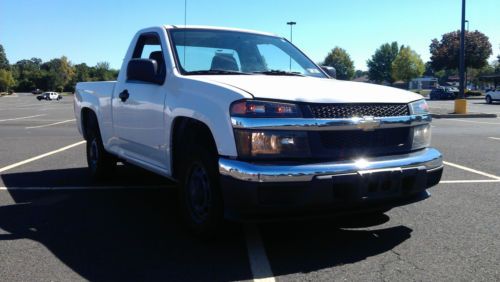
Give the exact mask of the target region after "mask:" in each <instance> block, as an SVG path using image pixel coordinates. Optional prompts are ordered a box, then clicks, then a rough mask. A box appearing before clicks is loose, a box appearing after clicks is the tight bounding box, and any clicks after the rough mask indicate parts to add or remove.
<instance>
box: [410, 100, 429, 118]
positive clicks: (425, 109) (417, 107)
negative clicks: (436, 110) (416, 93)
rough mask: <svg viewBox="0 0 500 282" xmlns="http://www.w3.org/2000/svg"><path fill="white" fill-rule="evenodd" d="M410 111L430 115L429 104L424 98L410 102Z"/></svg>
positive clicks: (414, 113) (413, 113) (415, 113)
mask: <svg viewBox="0 0 500 282" xmlns="http://www.w3.org/2000/svg"><path fill="white" fill-rule="evenodd" d="M410 112H411V114H412V115H428V114H429V105H427V102H425V100H424V99H422V100H418V101H415V102H412V103H410Z"/></svg>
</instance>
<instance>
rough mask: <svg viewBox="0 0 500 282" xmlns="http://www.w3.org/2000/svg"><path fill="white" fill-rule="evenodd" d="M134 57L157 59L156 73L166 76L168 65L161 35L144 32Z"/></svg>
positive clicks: (159, 75)
mask: <svg viewBox="0 0 500 282" xmlns="http://www.w3.org/2000/svg"><path fill="white" fill-rule="evenodd" d="M132 59H149V60H154V61H156V64H157V66H158V69H157V73H156V75H157V76H158V77H162V78H165V74H166V66H165V59H164V57H163V50H162V48H161V41H160V36H159V35H158V34H157V33H145V34H142V35H141V36H140V37H139V39H138V40H137V44H136V45H135V49H134V53H133V54H132Z"/></svg>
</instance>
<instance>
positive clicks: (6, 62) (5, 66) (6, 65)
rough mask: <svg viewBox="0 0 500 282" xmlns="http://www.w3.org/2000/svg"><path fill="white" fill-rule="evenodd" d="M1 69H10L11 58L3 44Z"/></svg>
mask: <svg viewBox="0 0 500 282" xmlns="http://www.w3.org/2000/svg"><path fill="white" fill-rule="evenodd" d="M0 69H3V70H10V65H9V60H7V55H6V54H5V50H4V49H3V46H2V44H0Z"/></svg>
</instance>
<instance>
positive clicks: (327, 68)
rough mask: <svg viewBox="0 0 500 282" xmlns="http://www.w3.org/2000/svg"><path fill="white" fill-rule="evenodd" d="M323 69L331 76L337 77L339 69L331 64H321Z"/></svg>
mask: <svg viewBox="0 0 500 282" xmlns="http://www.w3.org/2000/svg"><path fill="white" fill-rule="evenodd" d="M321 69H322V70H323V71H324V72H326V74H328V75H329V76H330V78H337V70H336V69H335V68H334V67H330V66H321Z"/></svg>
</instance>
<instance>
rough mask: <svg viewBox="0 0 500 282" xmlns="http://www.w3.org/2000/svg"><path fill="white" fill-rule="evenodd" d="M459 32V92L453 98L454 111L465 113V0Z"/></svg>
mask: <svg viewBox="0 0 500 282" xmlns="http://www.w3.org/2000/svg"><path fill="white" fill-rule="evenodd" d="M460 23H461V32H460V61H459V67H460V70H459V72H460V92H459V93H458V97H457V99H456V100H455V113H456V114H466V113H467V100H465V83H464V82H465V81H464V80H465V0H462V20H461V22H460Z"/></svg>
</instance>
